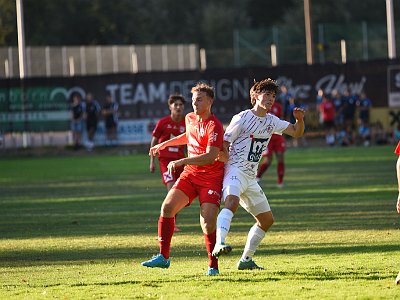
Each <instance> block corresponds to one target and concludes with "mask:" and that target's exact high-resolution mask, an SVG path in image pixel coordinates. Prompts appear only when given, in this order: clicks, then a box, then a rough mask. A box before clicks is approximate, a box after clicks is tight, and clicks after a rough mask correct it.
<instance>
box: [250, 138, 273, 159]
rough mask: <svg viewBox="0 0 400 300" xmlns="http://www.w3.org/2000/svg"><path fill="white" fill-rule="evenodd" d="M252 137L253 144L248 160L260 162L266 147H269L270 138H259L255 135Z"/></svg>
mask: <svg viewBox="0 0 400 300" xmlns="http://www.w3.org/2000/svg"><path fill="white" fill-rule="evenodd" d="M250 137H251V145H250V150H249V155H248V156H247V160H248V161H251V162H259V161H260V159H261V156H262V154H263V152H264V151H265V149H266V148H267V146H266V145H267V142H268V139H258V138H255V137H254V136H253V135H251V136H250Z"/></svg>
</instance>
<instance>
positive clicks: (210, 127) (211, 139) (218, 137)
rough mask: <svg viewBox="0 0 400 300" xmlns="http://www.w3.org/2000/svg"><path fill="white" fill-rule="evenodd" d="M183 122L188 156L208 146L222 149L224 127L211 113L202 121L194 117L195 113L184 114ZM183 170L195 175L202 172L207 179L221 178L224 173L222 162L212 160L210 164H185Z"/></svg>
mask: <svg viewBox="0 0 400 300" xmlns="http://www.w3.org/2000/svg"><path fill="white" fill-rule="evenodd" d="M185 123H186V136H187V139H188V145H187V149H188V156H189V157H193V156H198V155H201V154H205V153H206V151H207V147H208V146H213V147H217V148H219V149H220V150H221V149H222V143H223V139H224V127H223V126H222V123H221V122H220V121H219V120H218V119H217V118H216V117H215V116H214V115H211V117H210V118H208V119H207V120H205V121H204V122H199V121H197V119H196V114H195V113H193V112H191V113H188V114H187V115H186V117H185ZM185 171H187V172H190V173H196V175H197V174H199V173H203V174H204V175H207V179H208V180H210V179H211V180H212V179H213V178H218V180H221V179H222V176H223V174H224V163H222V162H220V161H214V162H213V163H212V164H210V165H204V166H194V165H186V166H185Z"/></svg>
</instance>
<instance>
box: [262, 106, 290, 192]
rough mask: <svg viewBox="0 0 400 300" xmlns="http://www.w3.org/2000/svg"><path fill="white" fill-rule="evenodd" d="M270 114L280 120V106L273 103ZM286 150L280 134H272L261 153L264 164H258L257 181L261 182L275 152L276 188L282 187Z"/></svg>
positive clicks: (283, 139)
mask: <svg viewBox="0 0 400 300" xmlns="http://www.w3.org/2000/svg"><path fill="white" fill-rule="evenodd" d="M269 113H270V114H273V115H275V116H277V117H278V118H279V119H281V118H282V105H281V104H280V103H279V102H278V101H275V102H274V104H273V106H272V107H271V110H270V111H269ZM285 150H286V144H285V138H284V137H283V136H282V135H280V134H273V135H272V137H271V140H270V142H269V144H268V147H267V150H266V151H265V152H264V153H263V157H264V158H265V159H264V162H262V163H261V164H260V167H259V168H258V172H257V181H260V180H261V177H262V175H263V174H264V173H265V171H267V170H268V168H269V166H270V165H271V163H272V158H273V154H274V152H275V155H276V159H277V160H278V164H277V167H276V171H277V173H278V184H277V186H278V187H283V177H284V176H285V160H284V153H285Z"/></svg>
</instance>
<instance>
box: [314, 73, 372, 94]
mask: <svg viewBox="0 0 400 300" xmlns="http://www.w3.org/2000/svg"><path fill="white" fill-rule="evenodd" d="M344 79H345V77H344V75H343V74H340V76H339V78H338V77H337V76H336V75H333V74H330V75H327V76H324V77H322V78H321V79H320V80H318V81H317V83H316V84H315V90H317V91H318V90H319V89H320V88H321V89H323V90H324V91H325V92H326V93H331V92H332V91H333V90H337V91H339V93H343V92H344V91H345V90H346V89H347V88H350V90H351V92H352V93H355V94H360V93H361V92H362V90H363V88H364V84H365V82H366V81H367V79H366V78H365V76H363V77H361V80H360V82H350V83H345V82H344Z"/></svg>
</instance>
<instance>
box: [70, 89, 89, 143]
mask: <svg viewBox="0 0 400 300" xmlns="http://www.w3.org/2000/svg"><path fill="white" fill-rule="evenodd" d="M85 110H86V108H85V103H83V102H82V96H81V94H79V93H74V94H73V95H72V103H71V131H72V139H73V143H74V149H75V150H78V149H79V148H80V147H81V146H82V133H83V126H84V119H85Z"/></svg>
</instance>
